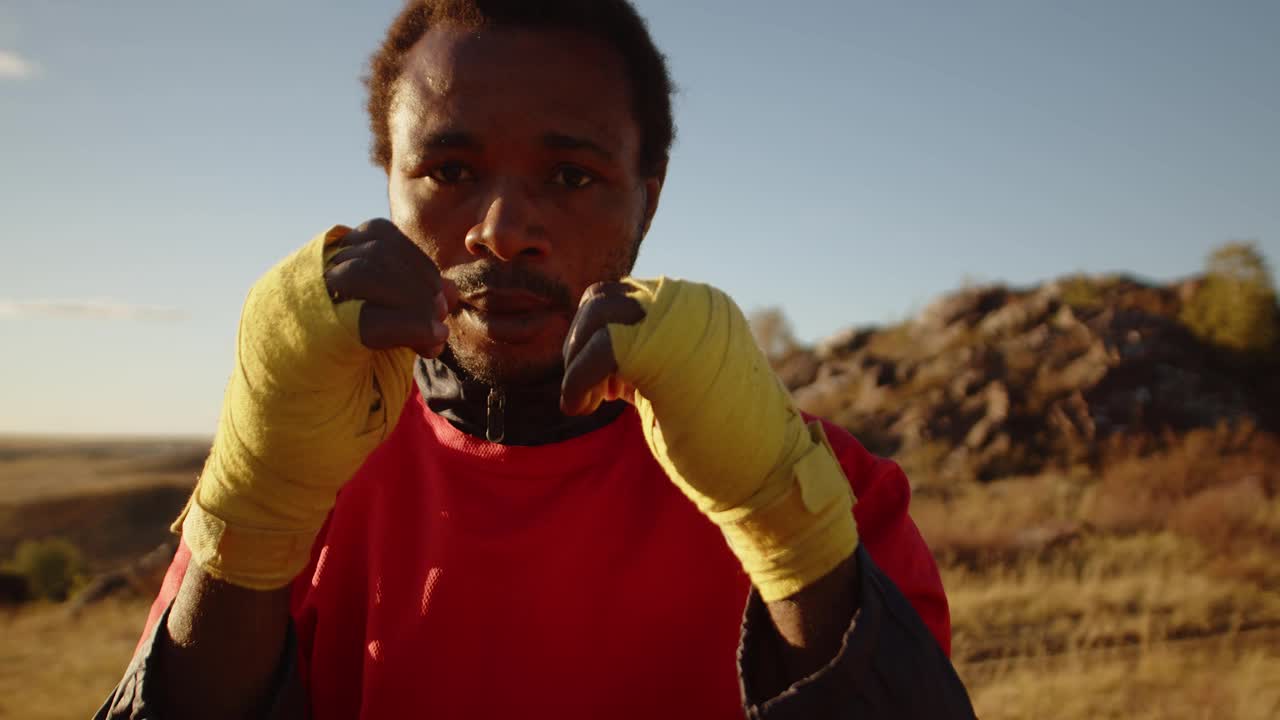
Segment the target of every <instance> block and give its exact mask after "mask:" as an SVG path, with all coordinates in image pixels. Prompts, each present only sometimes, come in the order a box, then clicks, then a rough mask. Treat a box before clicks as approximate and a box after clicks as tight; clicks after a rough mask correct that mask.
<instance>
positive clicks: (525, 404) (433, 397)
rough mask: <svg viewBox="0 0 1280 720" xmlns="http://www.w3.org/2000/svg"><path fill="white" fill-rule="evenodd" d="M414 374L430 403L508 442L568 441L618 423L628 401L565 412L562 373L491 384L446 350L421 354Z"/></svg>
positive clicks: (470, 430)
mask: <svg viewBox="0 0 1280 720" xmlns="http://www.w3.org/2000/svg"><path fill="white" fill-rule="evenodd" d="M413 375H414V378H415V379H416V380H417V382H418V389H419V391H420V392H421V393H422V399H423V400H424V401H425V402H426V404H427V407H428V408H429V409H430V410H431V411H432V412H434V413H436V414H437V415H440V416H441V417H443V418H444V419H446V420H448V421H449V423H450V424H451V425H453V426H454V427H456V428H458V429H459V430H461V431H462V432H464V433H467V434H468V435H472V436H475V437H478V438H483V439H485V440H488V441H489V442H493V443H499V444H502V445H547V444H550V443H557V442H562V441H564V440H569V439H572V438H575V437H578V436H579V435H585V434H587V433H589V432H591V431H592V430H598V429H599V428H602V427H604V426H605V425H608V424H609V423H611V422H613V420H614V419H616V418H617V417H618V416H619V415H621V414H622V412H623V410H625V409H626V402H624V401H622V400H615V401H613V402H609V403H605V404H603V405H601V406H600V408H599V409H598V410H596V411H595V412H594V413H592V414H591V415H584V416H581V417H571V416H568V415H565V414H564V413H562V412H560V378H559V377H556V378H554V379H551V380H549V381H546V382H543V383H540V384H536V385H525V386H519V387H491V386H489V385H485V384H484V383H482V382H480V381H478V380H476V379H474V378H472V377H471V376H469V375H467V374H466V373H465V372H464V371H462V370H461V369H460V368H458V367H457V364H456V362H455V361H454V360H453V357H452V355H451V354H450V353H449V352H448V351H447V350H446V351H445V354H444V355H441V356H440V357H439V358H437V359H433V360H428V359H426V358H418V361H417V363H416V364H415V365H414V372H413Z"/></svg>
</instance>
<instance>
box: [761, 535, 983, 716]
mask: <svg viewBox="0 0 1280 720" xmlns="http://www.w3.org/2000/svg"><path fill="white" fill-rule="evenodd" d="M856 555H857V565H858V579H857V582H858V590H859V591H860V596H861V597H860V599H861V605H860V607H859V610H858V613H857V615H856V617H854V619H853V623H852V625H851V626H850V628H849V629H848V631H847V632H846V633H845V636H844V642H843V645H842V647H841V649H840V652H839V653H838V654H837V655H836V657H835V658H834V659H833V660H832V661H831V662H830V663H828V664H827V665H826V666H825V667H823V668H822V669H820V670H818V671H817V672H816V673H814V674H813V675H811V676H809V677H807V678H804V679H802V680H800V681H799V682H796V683H793V684H790V685H787V684H786V682H785V680H783V679H782V678H781V677H780V676H779V672H780V670H779V669H780V668H781V666H782V664H781V657H782V655H781V646H780V643H781V642H782V640H781V638H779V637H778V634H777V631H775V630H774V628H773V621H772V620H771V619H770V617H769V611H768V608H767V607H766V606H765V603H764V601H763V600H761V599H760V596H759V595H758V594H757V593H756V592H755V591H754V590H753V591H752V592H751V597H750V600H748V603H747V611H746V617H745V619H744V621H743V631H742V644H741V646H740V648H739V655H738V659H739V672H740V674H741V678H742V694H743V702H744V705H745V708H746V715H747V717H748V718H750V719H751V720H790V719H791V718H806V719H811V718H844V719H847V720H853V719H854V718H857V719H858V720H876V719H878V718H905V719H910V718H932V719H939V720H951V719H953V718H954V719H957V720H959V719H962V718H963V719H968V718H973V717H974V713H973V707H972V706H971V705H970V703H969V696H968V694H967V693H966V692H965V689H964V684H963V683H961V681H960V678H959V676H957V675H956V672H955V669H954V668H953V667H952V666H951V661H950V660H949V659H948V658H947V656H946V654H945V653H944V652H943V651H942V647H941V646H940V645H939V644H938V643H937V642H936V640H935V639H934V637H933V636H932V634H931V633H930V632H929V629H928V628H927V627H926V626H925V624H924V622H923V621H922V620H921V619H920V615H919V614H918V613H917V612H916V611H915V609H914V608H912V606H911V603H910V602H908V600H907V599H906V597H904V596H903V595H902V593H901V592H899V591H898V588H897V587H896V586H895V585H894V583H893V581H892V580H890V579H889V578H888V577H887V576H886V575H885V574H884V573H883V572H881V570H880V569H879V568H877V567H876V565H875V562H874V561H873V560H872V559H871V557H870V554H869V553H868V552H867V550H866V548H865V547H864V546H862V545H859V546H858V550H857V551H856Z"/></svg>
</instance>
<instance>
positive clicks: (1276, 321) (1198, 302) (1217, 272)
mask: <svg viewBox="0 0 1280 720" xmlns="http://www.w3.org/2000/svg"><path fill="white" fill-rule="evenodd" d="M1182 321H1183V323H1185V324H1186V326H1187V327H1188V328H1189V329H1190V330H1191V332H1193V333H1195V334H1196V336H1198V337H1200V338H1201V339H1203V340H1205V341H1207V342H1209V343H1212V344H1214V345H1218V346H1221V347H1224V348H1228V349H1230V350H1235V351H1238V352H1244V353H1253V354H1256V353H1262V352H1268V351H1271V350H1273V349H1274V348H1275V347H1276V341H1277V339H1280V309H1278V308H1277V306H1276V292H1275V287H1274V286H1273V285H1272V282H1271V271H1270V269H1269V268H1268V266H1267V261H1266V259H1265V258H1263V257H1262V254H1261V253H1260V252H1258V249H1257V248H1256V247H1255V246H1254V245H1252V244H1251V243H1230V244H1227V245H1224V246H1222V247H1220V248H1218V249H1217V250H1215V251H1214V252H1213V254H1211V255H1210V256H1209V261H1208V264H1207V267H1206V269H1205V279H1204V283H1203V284H1202V285H1201V286H1200V288H1199V289H1198V290H1197V291H1196V293H1195V295H1194V296H1192V298H1191V300H1190V301H1189V302H1188V303H1187V304H1186V306H1185V307H1183V309H1182Z"/></svg>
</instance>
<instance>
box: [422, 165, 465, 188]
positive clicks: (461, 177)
mask: <svg viewBox="0 0 1280 720" xmlns="http://www.w3.org/2000/svg"><path fill="white" fill-rule="evenodd" d="M427 175H428V176H429V177H430V178H431V179H432V180H435V181H436V182H438V183H440V184H441V185H457V184H458V183H463V182H468V181H471V180H475V179H476V176H475V173H473V172H471V168H469V167H467V166H466V165H463V164H462V163H458V162H447V163H444V164H443V165H438V166H436V167H435V168H434V169H432V170H431V172H429V173H427Z"/></svg>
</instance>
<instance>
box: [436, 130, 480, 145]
mask: <svg viewBox="0 0 1280 720" xmlns="http://www.w3.org/2000/svg"><path fill="white" fill-rule="evenodd" d="M422 147H424V148H430V149H433V150H455V149H460V148H465V149H474V148H478V147H480V141H479V140H477V139H476V136H475V135H472V134H471V133H469V132H465V131H462V130H441V131H440V132H434V133H431V134H430V135H428V136H427V137H426V138H424V139H423V141H422Z"/></svg>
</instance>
